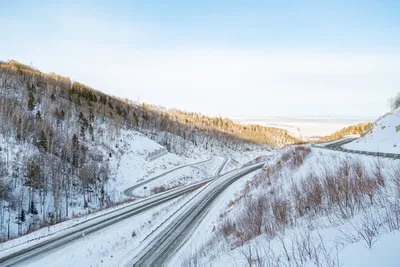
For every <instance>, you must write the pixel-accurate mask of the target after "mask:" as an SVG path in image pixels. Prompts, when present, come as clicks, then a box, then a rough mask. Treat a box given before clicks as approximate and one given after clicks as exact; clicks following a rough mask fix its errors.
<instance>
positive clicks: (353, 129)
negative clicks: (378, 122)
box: [316, 122, 371, 142]
mask: <svg viewBox="0 0 400 267" xmlns="http://www.w3.org/2000/svg"><path fill="white" fill-rule="evenodd" d="M370 125H371V123H370V122H366V123H359V124H356V125H352V126H349V127H345V128H343V129H341V130H339V131H337V132H334V133H333V134H330V135H328V136H324V137H322V138H320V139H318V140H317V141H316V142H328V141H332V140H335V139H340V138H342V137H344V136H346V135H362V134H363V133H364V132H365V131H366V129H368V127H369V126H370Z"/></svg>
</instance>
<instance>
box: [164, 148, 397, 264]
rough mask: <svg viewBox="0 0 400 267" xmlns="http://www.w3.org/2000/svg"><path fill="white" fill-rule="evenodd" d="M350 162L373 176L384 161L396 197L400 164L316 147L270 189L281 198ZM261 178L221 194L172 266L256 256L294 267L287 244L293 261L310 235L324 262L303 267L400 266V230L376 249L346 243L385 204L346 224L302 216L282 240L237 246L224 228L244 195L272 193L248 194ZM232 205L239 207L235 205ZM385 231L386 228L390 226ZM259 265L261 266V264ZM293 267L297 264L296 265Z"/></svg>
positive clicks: (386, 234) (379, 240) (385, 235)
mask: <svg viewBox="0 0 400 267" xmlns="http://www.w3.org/2000/svg"><path fill="white" fill-rule="evenodd" d="M288 149H291V148H287V149H284V150H282V151H280V152H279V153H278V155H277V156H276V157H274V158H273V159H271V161H270V162H269V163H268V164H267V165H269V164H275V163H277V162H278V161H279V160H278V159H279V155H282V154H283V153H284V152H285V151H287V150H288ZM344 159H346V160H350V161H353V162H362V163H363V164H365V166H366V171H367V172H371V171H372V169H371V168H372V166H373V165H374V164H376V163H378V162H379V163H380V164H382V165H381V166H382V173H383V174H384V177H387V178H386V179H387V180H386V182H387V183H388V185H387V189H386V192H385V193H384V194H389V195H390V194H392V193H391V189H390V188H391V187H390V186H389V184H390V177H391V175H392V171H393V170H394V169H395V168H396V167H397V166H398V161H397V160H392V159H378V158H374V157H369V156H364V155H353V154H348V153H342V152H337V151H329V150H322V149H318V148H312V152H311V154H310V156H309V157H308V158H307V159H306V160H305V162H304V164H302V165H301V166H299V167H298V168H297V169H296V170H291V169H284V170H283V171H282V174H281V176H280V178H279V179H276V180H273V183H272V185H271V188H270V189H269V190H273V192H274V194H278V192H279V194H290V191H289V189H290V186H291V184H292V183H297V184H299V183H300V181H301V180H303V179H306V178H307V174H308V173H310V172H312V173H314V174H316V175H317V176H318V173H323V172H324V171H326V169H325V168H326V167H327V166H330V167H332V168H333V167H334V166H335V165H336V164H337V163H338V162H340V161H341V160H344ZM324 166H325V167H324ZM328 168H329V167H328ZM256 175H257V174H252V175H248V176H247V177H243V178H242V179H240V180H238V181H237V182H236V183H234V184H233V185H232V186H231V187H230V188H228V190H226V191H225V192H224V193H223V194H221V196H220V198H218V200H217V201H216V202H215V203H214V204H213V206H212V208H211V209H210V211H209V213H208V214H207V215H206V217H205V218H204V220H203V223H202V224H201V225H200V226H199V227H198V228H197V229H196V230H195V232H194V233H193V235H192V237H191V238H190V239H189V241H188V242H187V243H186V244H185V245H184V246H183V247H182V248H181V249H180V250H179V251H178V253H177V254H176V255H175V256H174V257H173V258H172V259H171V262H170V263H169V264H168V266H183V265H184V264H187V262H185V260H187V259H188V258H189V257H192V256H194V255H198V257H197V264H198V266H229V265H231V266H248V265H249V263H248V262H247V259H246V257H248V256H249V253H250V251H251V253H252V255H253V257H255V255H256V253H258V254H259V255H261V257H265V258H264V259H268V262H266V261H264V266H268V263H271V262H280V264H279V266H281V265H282V266H288V265H287V264H288V263H287V262H286V256H285V252H284V249H283V244H284V245H285V246H286V248H287V249H288V250H289V253H290V257H292V254H291V253H292V251H295V252H296V251H297V248H296V247H293V241H294V240H297V239H299V238H300V237H301V236H304V235H305V234H306V233H307V234H309V236H308V239H310V240H312V241H313V244H314V245H315V249H317V250H318V251H319V252H318V253H319V254H320V256H319V257H320V263H319V264H316V263H315V262H314V261H307V262H305V263H303V264H300V266H316V265H320V266H321V265H322V266H328V261H329V262H330V263H329V265H330V266H398V262H399V261H400V255H399V254H398V251H399V249H400V233H399V231H397V230H395V231H394V232H390V231H388V230H382V229H381V230H380V234H379V235H378V236H377V237H376V239H375V241H374V243H373V244H372V248H368V247H367V245H366V242H365V241H364V240H362V239H359V238H358V239H357V240H352V241H351V242H350V241H349V240H347V238H346V234H345V233H351V234H352V235H357V231H358V230H357V228H356V226H359V225H361V224H362V222H363V219H364V218H365V216H377V217H379V216H380V215H379V214H381V213H383V212H384V211H383V208H382V206H379V205H376V206H371V208H368V209H365V210H364V211H360V212H359V213H358V214H356V215H355V216H354V217H351V218H350V219H346V220H344V219H339V218H334V217H332V216H325V215H319V216H311V217H309V218H307V217H302V218H300V219H298V221H296V226H295V227H290V226H289V227H285V230H284V231H283V232H281V237H280V238H281V239H280V238H278V237H275V238H272V239H271V238H267V237H266V236H265V235H261V236H258V237H256V238H254V239H252V240H250V241H249V242H247V243H245V244H243V245H242V246H238V247H232V246H231V245H230V244H229V242H228V240H227V239H225V238H224V237H223V236H221V235H220V234H219V233H218V229H219V227H220V225H221V223H222V222H223V220H224V219H225V218H232V219H233V221H234V219H235V218H236V217H237V216H238V215H239V214H240V213H241V210H242V208H243V201H241V199H242V196H243V194H245V197H253V196H257V195H260V194H267V192H268V191H265V190H266V189H265V188H257V189H254V190H252V191H251V190H250V191H248V189H246V188H247V186H246V185H247V183H246V182H247V181H251V180H252V179H254V177H256ZM244 192H247V193H244ZM267 196H268V195H267ZM231 200H232V202H231ZM232 203H234V204H233V205H232ZM371 214H372V215H371ZM380 227H381V228H385V227H384V226H380ZM305 229H308V230H305ZM269 260H271V262H269ZM292 261H293V259H292ZM332 262H334V263H332ZM254 264H255V266H259V265H258V264H257V263H256V262H254ZM292 264H294V263H293V262H292ZM294 265H296V264H294Z"/></svg>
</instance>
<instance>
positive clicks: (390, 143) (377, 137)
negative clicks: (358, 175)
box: [343, 108, 400, 154]
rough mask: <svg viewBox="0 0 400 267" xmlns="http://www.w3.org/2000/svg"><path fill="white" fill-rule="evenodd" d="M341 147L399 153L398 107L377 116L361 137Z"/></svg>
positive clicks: (399, 117)
mask: <svg viewBox="0 0 400 267" xmlns="http://www.w3.org/2000/svg"><path fill="white" fill-rule="evenodd" d="M343 148H347V149H354V150H361V151H372V152H382V153H395V154H400V108H398V109H396V110H393V111H391V112H389V113H387V114H385V115H384V116H382V117H381V118H379V119H378V120H377V121H375V122H374V123H373V124H372V126H371V128H370V129H369V130H368V131H367V133H366V134H365V135H364V136H363V137H361V138H360V139H358V140H356V141H353V142H351V143H349V144H346V145H344V146H343Z"/></svg>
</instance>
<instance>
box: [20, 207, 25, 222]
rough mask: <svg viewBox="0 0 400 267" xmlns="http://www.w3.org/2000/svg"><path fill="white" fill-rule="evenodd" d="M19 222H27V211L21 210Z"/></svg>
mask: <svg viewBox="0 0 400 267" xmlns="http://www.w3.org/2000/svg"><path fill="white" fill-rule="evenodd" d="M19 220H20V221H21V222H25V210H24V209H21V214H20V216H19Z"/></svg>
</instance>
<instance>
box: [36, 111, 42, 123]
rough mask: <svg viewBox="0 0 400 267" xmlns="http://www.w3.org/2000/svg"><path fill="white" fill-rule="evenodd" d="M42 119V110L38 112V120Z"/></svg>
mask: <svg viewBox="0 0 400 267" xmlns="http://www.w3.org/2000/svg"><path fill="white" fill-rule="evenodd" d="M41 119H42V114H41V113H40V110H38V111H37V112H36V120H39V121H40V120H41Z"/></svg>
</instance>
